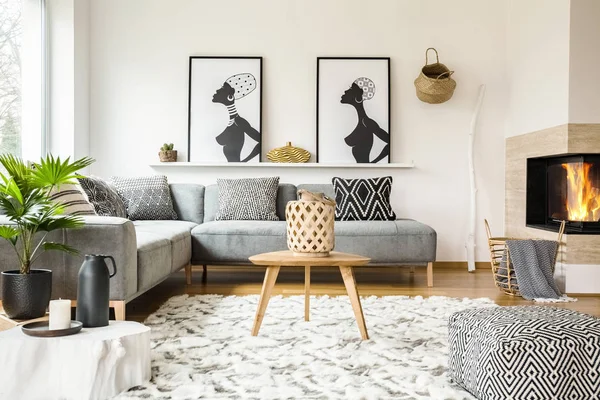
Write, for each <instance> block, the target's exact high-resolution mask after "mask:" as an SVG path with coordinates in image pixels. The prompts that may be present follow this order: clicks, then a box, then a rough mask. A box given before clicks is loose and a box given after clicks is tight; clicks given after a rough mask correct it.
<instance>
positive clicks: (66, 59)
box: [47, 0, 90, 172]
mask: <svg viewBox="0 0 600 400" xmlns="http://www.w3.org/2000/svg"><path fill="white" fill-rule="evenodd" d="M89 3H90V0H53V1H49V2H47V10H48V21H49V22H48V47H49V51H48V54H49V62H48V75H49V77H48V80H49V85H48V88H49V96H48V102H49V104H48V107H49V113H48V120H49V131H50V135H49V140H48V149H49V151H50V152H51V153H52V154H53V155H58V156H61V157H75V158H80V157H84V156H86V155H88V154H89V136H90V134H89V111H90V110H89V108H90V107H89V104H90V92H89V75H90V67H89V60H90V53H89V51H90V40H89V32H90V30H89V22H90V21H89V16H90V15H89V13H90V7H89V6H90V4H89ZM84 172H85V171H84Z"/></svg>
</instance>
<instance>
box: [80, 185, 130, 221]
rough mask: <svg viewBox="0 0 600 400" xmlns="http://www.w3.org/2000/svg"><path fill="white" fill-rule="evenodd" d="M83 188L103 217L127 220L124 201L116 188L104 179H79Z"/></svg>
mask: <svg viewBox="0 0 600 400" xmlns="http://www.w3.org/2000/svg"><path fill="white" fill-rule="evenodd" d="M78 181H79V184H80V185H81V188H82V189H83V191H84V192H85V194H86V195H87V197H88V200H89V201H90V203H92V205H93V206H94V210H95V211H96V214H98V215H99V216H101V217H119V218H127V210H126V209H125V204H124V203H123V199H121V197H119V194H118V193H117V192H116V191H115V189H114V188H112V187H111V186H110V184H109V183H108V182H106V181H105V180H104V179H102V178H98V177H94V176H88V177H85V178H79V179H78Z"/></svg>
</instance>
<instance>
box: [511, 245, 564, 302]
mask: <svg viewBox="0 0 600 400" xmlns="http://www.w3.org/2000/svg"><path fill="white" fill-rule="evenodd" d="M506 246H507V247H508V251H509V253H510V261H511V264H512V266H513V268H514V270H515V275H516V279H517V282H518V283H519V291H520V292H521V296H523V297H524V298H525V299H527V300H533V299H558V298H560V297H561V296H562V293H561V292H560V290H559V289H558V287H557V285H556V282H555V281H554V262H555V259H556V251H557V250H558V242H556V241H553V240H520V239H519V240H507V241H506Z"/></svg>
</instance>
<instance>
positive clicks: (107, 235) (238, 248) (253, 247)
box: [0, 184, 437, 319]
mask: <svg viewBox="0 0 600 400" xmlns="http://www.w3.org/2000/svg"><path fill="white" fill-rule="evenodd" d="M170 187H171V196H172V198H173V203H174V206H175V211H176V212H177V215H178V217H179V220H176V221H129V220H127V219H124V218H113V217H84V218H85V221H86V225H85V226H84V227H83V228H81V229H77V230H65V231H63V232H53V235H55V237H53V238H52V239H53V240H60V241H63V242H64V243H66V244H69V245H71V246H73V247H75V248H77V249H79V251H80V252H81V255H80V256H73V255H68V254H63V253H56V252H47V253H44V255H43V256H42V257H40V259H39V260H38V261H37V262H36V266H35V267H37V268H49V269H52V270H53V287H52V297H53V298H58V297H62V298H67V299H76V297H77V274H78V272H79V267H80V265H81V263H82V261H83V255H84V254H110V255H112V256H113V257H114V258H115V260H116V263H117V274H116V275H115V276H114V277H113V278H112V279H111V288H110V296H111V306H112V307H114V308H115V313H116V315H117V317H118V318H119V319H124V318H125V304H126V303H127V302H129V301H130V300H132V299H134V298H136V297H137V296H139V295H140V294H142V293H144V292H146V291H147V290H149V289H151V288H152V287H154V286H156V285H158V284H159V283H161V282H162V281H163V280H165V279H166V278H168V277H169V276H170V275H171V274H172V273H173V272H176V271H179V270H181V269H182V268H185V269H186V277H187V280H188V283H190V282H191V265H192V264H194V265H204V266H206V265H248V264H250V263H249V261H248V257H250V256H252V255H254V254H258V253H264V252H269V251H277V250H285V249H286V248H287V245H286V228H285V206H286V204H287V202H288V201H290V200H295V199H296V193H297V191H298V190H299V189H308V190H312V191H318V192H323V193H325V194H327V195H328V196H330V197H335V196H334V193H333V187H332V185H298V186H295V185H291V184H280V185H279V191H278V195H277V215H278V216H279V218H280V221H215V215H216V213H217V209H218V195H219V194H218V187H217V186H216V185H209V186H206V187H204V186H202V185H198V184H171V185H170ZM1 218H3V217H0V224H2V223H8V222H7V220H6V219H4V220H2V219H1ZM335 234H336V250H337V251H343V252H349V253H356V254H360V255H363V256H367V257H370V258H371V264H372V265H390V266H394V265H411V266H427V275H428V285H429V286H431V285H432V284H433V271H432V263H433V261H435V254H436V240H437V238H436V232H435V231H434V230H433V229H432V228H430V227H429V226H427V225H425V224H422V223H420V222H417V221H414V220H409V219H399V220H396V221H366V222H363V221H342V222H339V221H338V222H336V223H335ZM16 266H17V259H16V256H15V255H14V252H13V251H12V249H10V247H9V244H8V243H6V242H5V241H2V242H0V268H1V269H2V270H8V269H15V268H16Z"/></svg>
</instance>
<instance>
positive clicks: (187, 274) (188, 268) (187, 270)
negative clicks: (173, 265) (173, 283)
mask: <svg viewBox="0 0 600 400" xmlns="http://www.w3.org/2000/svg"><path fill="white" fill-rule="evenodd" d="M185 283H186V284H187V285H191V284H192V264H191V263H190V264H188V265H186V266H185Z"/></svg>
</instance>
